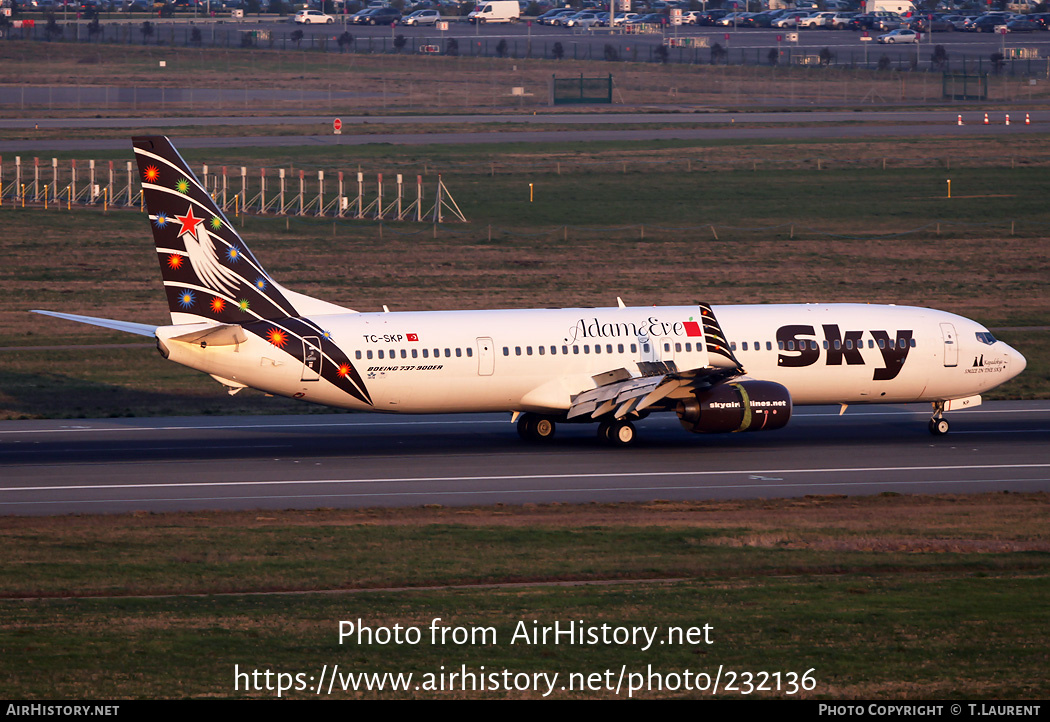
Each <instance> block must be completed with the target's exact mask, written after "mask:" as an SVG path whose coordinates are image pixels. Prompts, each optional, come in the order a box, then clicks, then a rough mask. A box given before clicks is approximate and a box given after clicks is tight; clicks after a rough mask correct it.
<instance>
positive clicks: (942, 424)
mask: <svg viewBox="0 0 1050 722" xmlns="http://www.w3.org/2000/svg"><path fill="white" fill-rule="evenodd" d="M928 428H929V429H930V433H931V434H933V435H934V436H944V435H945V434H947V433H948V429H950V428H951V425H950V424H949V423H948V419H946V418H944V402H943V401H934V402H933V418H931V419H930V423H929V427H928Z"/></svg>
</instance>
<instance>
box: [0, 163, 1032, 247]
mask: <svg viewBox="0 0 1050 722" xmlns="http://www.w3.org/2000/svg"><path fill="white" fill-rule="evenodd" d="M387 164H388V165H389V166H393V167H394V168H395V169H397V168H398V167H399V166H403V167H404V168H406V169H407V168H412V169H413V171H412V172H408V173H406V172H394V173H386V174H383V173H370V172H369V173H366V172H365V171H363V170H358V171H330V170H327V169H318V168H317V167H308V168H307V167H295V168H252V169H250V170H249V168H248V167H247V166H207V165H203V166H199V167H198V169H196V171H197V178H198V180H200V181H201V183H202V184H203V185H204V187H205V188H206V189H207V190H208V192H209V194H210V195H211V196H212V198H213V199H214V200H215V202H216V204H217V205H218V206H219V207H220V208H221V209H222V211H223V212H224V213H225V214H227V216H230V217H234V218H236V217H240V216H242V215H265V216H283V217H292V216H298V217H311V218H331V219H333V220H345V221H373V222H374V221H379V222H392V221H401V222H409V223H413V222H414V223H426V224H433V225H435V227H436V225H437V224H443V223H448V222H457V223H465V222H468V221H467V218H466V217H465V216H464V214H463V213H462V211H461V210H460V208H459V206H458V204H457V203H456V200H455V198H454V197H453V194H452V192H451V191H450V190H449V188H448V187H447V186H446V185H445V183H444V181H443V180H442V174H443V175H454V174H457V173H458V174H462V175H473V176H478V175H483V176H490V177H495V176H497V175H511V174H519V175H525V176H527V177H528V178H536V177H541V176H543V175H553V176H557V175H562V174H571V173H577V174H581V173H600V174H603V175H607V174H609V173H610V172H617V173H624V174H627V173H640V174H644V173H648V172H652V171H654V170H659V171H661V172H673V173H683V172H684V173H693V172H748V171H751V172H758V171H759V170H763V171H768V170H785V169H792V170H810V171H825V170H833V169H845V168H867V169H882V170H899V169H902V168H944V169H946V170H951V169H953V168H954V169H960V168H980V167H999V168H1002V167H1006V165H1009V166H1010V167H1011V168H1016V167H1044V166H1050V155H1025V156H1011V157H1003V156H963V157H956V158H952V157H943V156H942V157H933V156H920V155H908V156H894V157H884V158H881V159H880V158H871V157H869V158H856V159H842V158H823V157H815V158H813V157H808V158H802V157H796V158H781V159H761V160H758V159H753V160H746V159H734V160H724V161H718V160H712V159H699V158H689V157H685V158H682V157H675V158H654V159H641V158H631V159H617V160H590V161H588V160H576V159H571V158H566V159H551V160H547V161H544V162H533V163H526V162H518V163H507V162H499V163H496V162H485V163H469V162H462V163H455V162H447V161H443V162H442V168H441V173H440V174H439V173H432V171H433V170H434V169H432V168H430V166H429V165H424V168H423V173H419V168H418V163H415V162H405V163H402V164H399V163H397V162H396V161H389V162H387ZM425 178H426V179H427V180H426V181H424V179H425ZM947 190H948V192H949V193H950V186H949V187H948V189H947ZM142 203H143V197H142V188H141V185H140V179H139V178H138V172H137V169H136V167H135V164H134V163H133V162H132V161H108V160H100V161H96V160H80V161H78V160H76V159H71V160H62V161H60V160H59V159H58V158H43V159H41V158H39V157H33V158H29V157H24V158H23V157H21V156H14V157H11V156H8V157H3V156H0V210H4V209H8V208H35V209H43V210H55V211H61V210H71V209H72V208H73V207H74V206H75V207H77V208H99V209H102V210H109V209H136V210H140V211H143V210H145V209H144V208H143V205H142ZM798 227H799V228H801V227H802V226H798ZM650 228H651V230H656V229H658V228H659V227H655V226H653V227H650ZM698 228H707V227H706V226H701V227H698ZM923 228H926V227H925V226H924V227H923ZM577 230H581V229H577ZM605 230H613V229H605ZM681 230H685V229H681ZM921 230H922V229H915V230H913V231H908V233H915V232H920V231H921ZM711 232H712V233H713V234H714V235H715V237H717V232H716V231H715V230H714V229H711ZM937 232H938V233H939V232H940V226H938V227H937ZM1011 233H1013V228H1012V223H1011ZM641 234H642V236H643V237H644V234H645V228H644V227H642V228H641ZM792 235H793V234H792ZM490 240H491V228H490Z"/></svg>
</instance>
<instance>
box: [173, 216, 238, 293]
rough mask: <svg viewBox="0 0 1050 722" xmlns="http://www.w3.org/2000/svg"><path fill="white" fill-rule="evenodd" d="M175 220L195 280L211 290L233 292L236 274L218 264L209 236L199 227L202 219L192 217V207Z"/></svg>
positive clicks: (235, 286) (236, 281) (235, 285)
mask: <svg viewBox="0 0 1050 722" xmlns="http://www.w3.org/2000/svg"><path fill="white" fill-rule="evenodd" d="M175 218H176V219H177V220H178V221H179V223H181V224H182V227H181V228H180V229H179V236H180V237H181V238H182V242H183V243H184V244H185V246H186V255H187V256H189V258H190V265H191V266H193V270H194V272H195V273H196V274H197V278H199V279H200V280H201V282H202V283H203V284H204V285H205V286H208V287H209V288H211V289H215V290H219V291H222V292H225V293H229V292H231V291H235V290H236V289H237V287H238V286H239V279H238V277H237V274H235V273H234V272H233V271H231V270H230V269H229V268H226V267H225V266H224V265H222V264H221V263H220V262H219V256H218V254H217V253H216V251H215V243H214V242H213V241H212V237H211V234H210V233H209V232H208V229H207V228H204V227H203V226H201V224H202V223H203V222H204V219H203V218H197V217H195V216H194V215H193V206H190V208H189V210H187V211H186V215H184V216H179V215H176V216H175ZM198 228H200V230H199V232H198Z"/></svg>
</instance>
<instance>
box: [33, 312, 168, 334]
mask: <svg viewBox="0 0 1050 722" xmlns="http://www.w3.org/2000/svg"><path fill="white" fill-rule="evenodd" d="M31 313H39V314H42V315H44V316H54V317H55V318H63V319H65V320H67V321H76V322H77V323H87V324H91V325H92V326H102V327H103V328H112V329H114V330H116V331H124V332H125V333H134V334H137V335H139V336H153V335H154V333H156V331H157V328H159V327H158V326H150V325H149V324H147V323H132V322H131V321H116V320H114V319H111V318H96V317H95V316H77V315H76V314H73V313H59V312H58V311H37V310H33V311H31Z"/></svg>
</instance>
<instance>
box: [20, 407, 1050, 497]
mask: <svg viewBox="0 0 1050 722" xmlns="http://www.w3.org/2000/svg"><path fill="white" fill-rule="evenodd" d="M838 412H839V409H838V407H804V408H798V409H796V411H795V415H794V417H793V418H792V421H791V424H790V425H789V426H788V427H787V428H786V429H784V430H782V431H777V432H769V433H751V434H734V435H716V436H697V435H693V434H690V433H688V432H686V431H684V430H683V429H681V427H680V426H679V424H678V422H677V419H675V417H674V416H672V415H667V414H663V415H654V416H653V417H651V418H649V419H645V420H643V421H642V422H640V423H639V425H638V427H639V432H640V434H641V439H640V441H639V443H638V444H637V445H636V446H635V447H633V448H630V449H612V448H608V447H605V446H602V445H599V444H598V443H597V441H596V440H595V438H594V426H593V425H590V424H587V425H572V424H563V425H561V426H559V429H558V437H557V439H556V440H555V441H554V442H553V443H551V444H550V445H544V446H537V445H531V444H526V443H524V442H522V441H521V440H520V439H519V438H518V436H517V434H516V432H515V431H514V427H513V426H512V425H511V424H510V423H509V415H508V416H503V415H498V416H497V415H466V416H419V417H394V416H378V415H349V414H332V415H307V416H274V417H224V418H205V417H186V418H169V419H115V420H109V419H107V420H75V421H69V420H63V421H5V422H0V477H2V481H0V513H2V514H4V515H11V514H19V515H23V514H72V513H77V514H85V513H116V512H130V511H151V512H162V511H190V510H202V509H285V508H296V509H308V508H317V507H377V506H421V505H426V504H442V505H447V506H466V505H477V504H484V505H491V504H525V503H550V502H567V503H590V502H597V503H603V502H617V501H652V500H658V499H664V500H687V499H727V498H756V497H757V498H761V497H767V498H768V497H791V496H802V495H808V494H847V495H867V494H879V493H886V492H896V493H902V494H910V493H971V492H984V491H1016V492H1021V491H1027V492H1030V491H1050V402H1046V401H1041V402H996V403H986V404H985V405H984V406H981V407H980V408H977V409H971V410H967V411H963V412H958V413H954V414H949V415H948V418H949V420H950V421H951V422H952V431H951V432H950V433H949V434H948V435H947V436H944V437H932V436H930V435H929V434H928V433H927V431H926V420H927V419H928V418H929V416H930V411H929V407H928V406H926V405H908V406H886V407H881V406H872V407H850V408H849V409H848V410H847V412H846V414H845V415H844V416H839V415H838Z"/></svg>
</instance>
